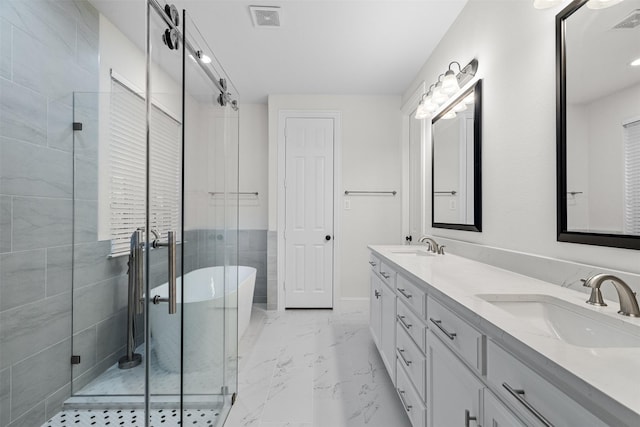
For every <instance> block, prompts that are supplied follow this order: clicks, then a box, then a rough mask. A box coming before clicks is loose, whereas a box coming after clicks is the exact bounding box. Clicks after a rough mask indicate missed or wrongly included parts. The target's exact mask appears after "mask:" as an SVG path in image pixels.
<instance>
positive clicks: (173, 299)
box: [153, 231, 178, 314]
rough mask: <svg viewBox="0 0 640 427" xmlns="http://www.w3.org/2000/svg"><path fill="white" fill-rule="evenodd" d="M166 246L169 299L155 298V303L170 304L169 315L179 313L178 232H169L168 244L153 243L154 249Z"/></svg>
mask: <svg viewBox="0 0 640 427" xmlns="http://www.w3.org/2000/svg"><path fill="white" fill-rule="evenodd" d="M162 246H166V247H167V249H168V251H167V252H168V255H169V259H168V263H169V268H168V270H169V280H168V283H167V285H168V286H169V298H160V296H159V295H156V296H155V297H153V303H154V304H158V303H160V302H167V303H169V314H175V313H176V311H177V306H178V304H177V294H178V291H177V275H176V232H175V231H169V232H167V242H166V243H164V242H163V243H161V242H158V241H157V240H156V241H154V242H153V247H154V248H158V247H162Z"/></svg>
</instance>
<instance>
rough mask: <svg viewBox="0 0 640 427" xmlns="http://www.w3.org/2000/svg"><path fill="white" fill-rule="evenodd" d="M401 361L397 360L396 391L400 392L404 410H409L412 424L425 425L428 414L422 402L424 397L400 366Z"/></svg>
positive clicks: (408, 413)
mask: <svg viewBox="0 0 640 427" xmlns="http://www.w3.org/2000/svg"><path fill="white" fill-rule="evenodd" d="M401 363H402V362H401V361H400V360H398V361H397V367H396V371H397V375H398V376H397V381H396V392H397V393H398V396H400V401H401V402H402V406H403V407H404V410H405V411H406V412H407V416H408V417H409V420H411V425H412V426H413V427H424V426H425V415H426V414H425V412H426V410H425V406H424V404H423V403H422V399H420V397H419V396H418V394H417V393H416V391H415V390H414V389H413V386H412V385H411V381H409V378H408V377H407V374H406V373H405V372H404V370H403V369H402V367H401V366H400V364H401Z"/></svg>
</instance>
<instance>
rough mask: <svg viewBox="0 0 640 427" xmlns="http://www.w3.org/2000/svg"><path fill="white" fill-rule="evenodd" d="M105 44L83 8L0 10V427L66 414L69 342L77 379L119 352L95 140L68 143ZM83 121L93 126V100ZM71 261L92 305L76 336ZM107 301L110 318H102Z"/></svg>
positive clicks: (121, 268)
mask: <svg viewBox="0 0 640 427" xmlns="http://www.w3.org/2000/svg"><path fill="white" fill-rule="evenodd" d="M98 41H99V15H98V13H97V11H96V10H95V9H94V8H93V6H91V5H90V4H89V3H88V2H87V1H85V0H66V1H44V0H42V1H40V0H30V1H19V0H16V1H12V0H2V1H1V2H0V427H7V426H9V427H17V426H29V427H32V426H35V425H40V424H42V423H43V422H44V421H46V419H47V417H49V416H51V415H52V414H53V413H55V412H57V411H58V410H59V409H60V407H61V405H62V402H63V401H64V400H65V399H66V398H67V397H68V396H69V395H70V393H71V384H70V380H71V375H72V368H71V365H70V362H69V361H70V356H71V349H72V338H73V340H74V341H75V342H74V347H75V348H76V350H78V349H86V353H85V354H83V359H82V360H83V364H81V365H77V366H76V367H74V371H73V373H74V376H77V375H80V374H83V375H88V374H89V373H90V372H91V371H93V370H94V369H93V367H94V364H96V363H99V362H100V361H101V360H104V359H106V358H108V357H109V354H110V353H115V352H116V351H115V349H112V348H111V347H112V346H113V345H117V344H114V343H115V342H116V341H118V339H117V338H116V337H114V335H113V333H112V332H111V331H110V330H111V329H112V327H111V326H112V325H114V324H116V325H117V324H118V322H119V321H121V319H122V314H121V313H122V308H123V295H122V294H121V293H122V291H121V285H122V283H121V282H122V281H123V279H122V278H123V277H125V276H123V275H124V273H125V272H126V266H125V265H124V264H123V262H122V260H120V259H114V260H109V259H107V257H106V253H108V243H105V242H98V241H97V167H96V165H97V160H98V158H97V135H98V134H97V128H96V127H95V126H93V127H92V126H87V127H86V132H84V133H83V134H82V135H81V136H80V137H79V138H77V141H76V142H77V144H76V146H75V147H74V135H73V131H72V122H73V120H74V96H73V93H74V92H93V93H96V92H97V91H98V77H99V76H98V67H99V63H98ZM75 111H76V115H77V116H78V117H75V119H76V120H78V119H80V120H87V121H91V120H93V121H95V120H97V111H98V104H97V98H96V97H95V96H93V97H92V98H91V97H89V99H86V100H84V102H81V103H79V104H78V105H76V108H75ZM80 116H82V118H80ZM91 129H94V130H93V131H92V130H91ZM77 136H78V135H77ZM74 173H75V175H76V179H75V183H76V185H75V187H74ZM74 193H75V204H74ZM74 207H75V211H74ZM74 215H75V217H76V218H75V219H76V221H75V223H74V221H73V216H74ZM74 232H75V236H74ZM79 242H81V243H82V244H79V245H78V246H77V247H76V252H75V260H73V255H72V254H73V252H72V244H73V243H79ZM105 251H107V252H106V253H105ZM72 261H75V262H76V265H77V267H78V268H77V270H76V275H77V277H76V279H77V281H78V282H77V283H79V289H78V298H81V299H84V300H85V301H86V303H87V306H86V307H83V309H82V310H81V312H79V317H80V318H79V319H78V320H79V321H80V322H79V323H78V326H77V330H76V331H75V332H72V325H71V319H72V312H71V310H72V292H71V277H72V270H71V269H72ZM125 263H126V260H125ZM125 283H126V280H125ZM100 296H102V297H104V298H107V300H108V301H109V306H108V309H105V310H97V309H96V307H97V305H98V303H97V301H98V300H97V299H96V298H99V297H100ZM77 302H78V301H77ZM80 325H82V326H80ZM114 330H115V329H114ZM123 333H124V331H123ZM98 343H101V345H100V346H98V345H97V344H98ZM76 368H77V369H76Z"/></svg>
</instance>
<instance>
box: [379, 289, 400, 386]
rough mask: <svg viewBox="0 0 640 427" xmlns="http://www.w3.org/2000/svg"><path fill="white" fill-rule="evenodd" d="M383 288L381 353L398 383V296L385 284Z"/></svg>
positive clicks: (391, 374)
mask: <svg viewBox="0 0 640 427" xmlns="http://www.w3.org/2000/svg"><path fill="white" fill-rule="evenodd" d="M381 288H382V308H381V312H380V314H381V319H380V320H381V328H380V340H381V353H382V360H383V361H384V363H385V365H386V366H387V371H389V376H390V377H391V381H393V383H394V384H395V383H396V375H395V370H396V369H395V367H396V294H395V292H394V291H393V290H391V289H389V287H388V286H387V285H385V284H382V285H381Z"/></svg>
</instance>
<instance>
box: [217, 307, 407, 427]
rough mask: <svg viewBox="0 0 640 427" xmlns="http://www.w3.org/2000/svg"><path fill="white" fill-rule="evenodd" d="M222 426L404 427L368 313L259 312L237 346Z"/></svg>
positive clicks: (253, 317) (317, 311) (255, 310)
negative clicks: (232, 399)
mask: <svg viewBox="0 0 640 427" xmlns="http://www.w3.org/2000/svg"><path fill="white" fill-rule="evenodd" d="M239 353H240V355H241V358H240V360H239V383H238V390H239V394H238V399H237V401H236V404H235V405H234V406H233V408H232V409H231V413H230V414H229V418H228V419H227V422H226V424H225V427H285V426H286V427H356V426H358V427H361V426H362V427H364V426H371V427H410V422H409V419H408V418H407V416H406V415H405V412H404V409H403V407H402V405H401V403H400V401H399V399H398V397H397V395H396V393H395V390H394V387H393V384H392V383H391V380H390V378H389V376H388V374H387V372H386V370H385V368H384V365H383V363H382V360H381V359H380V356H379V354H378V351H377V349H376V347H375V344H374V343H373V341H372V339H371V335H370V332H369V328H368V311H366V310H364V311H345V312H338V311H337V310H336V311H331V310H287V311H284V312H274V311H265V310H264V309H263V308H261V307H260V306H258V305H254V309H253V313H252V319H251V325H250V327H249V329H248V330H247V333H246V334H245V336H244V337H243V339H242V340H241V342H240V351H239Z"/></svg>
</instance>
